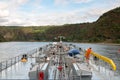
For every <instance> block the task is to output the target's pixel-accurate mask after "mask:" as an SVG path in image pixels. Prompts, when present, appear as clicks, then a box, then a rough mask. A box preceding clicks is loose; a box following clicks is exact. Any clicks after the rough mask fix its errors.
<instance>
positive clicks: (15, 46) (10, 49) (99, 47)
mask: <svg viewBox="0 0 120 80" xmlns="http://www.w3.org/2000/svg"><path fill="white" fill-rule="evenodd" d="M49 43H50V42H1V43H0V62H1V61H4V60H6V59H7V58H11V57H13V56H16V55H19V54H23V53H27V52H28V51H30V50H32V49H35V48H38V47H41V46H44V45H46V44H49ZM73 44H75V45H76V46H79V47H81V48H83V49H87V48H89V47H91V48H92V50H93V51H94V52H97V53H99V54H102V55H104V56H107V57H109V58H111V59H113V60H117V59H119V57H120V45H113V44H90V43H73ZM116 64H117V63H116Z"/></svg>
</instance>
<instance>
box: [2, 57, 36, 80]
mask: <svg viewBox="0 0 120 80" xmlns="http://www.w3.org/2000/svg"><path fill="white" fill-rule="evenodd" d="M31 62H35V59H34V58H28V62H25V63H23V62H18V63H16V64H15V65H13V66H11V67H9V68H7V69H5V70H3V71H2V72H0V79H29V77H28V72H29V70H30V67H31Z"/></svg>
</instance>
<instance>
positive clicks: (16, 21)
mask: <svg viewBox="0 0 120 80" xmlns="http://www.w3.org/2000/svg"><path fill="white" fill-rule="evenodd" d="M119 6H120V0H0V25H8V26H30V25H32V26H38V25H62V24H71V23H83V22H93V21H96V20H97V19H98V18H99V17H100V15H102V14H103V13H105V12H107V11H108V10H111V9H114V8H116V7H119Z"/></svg>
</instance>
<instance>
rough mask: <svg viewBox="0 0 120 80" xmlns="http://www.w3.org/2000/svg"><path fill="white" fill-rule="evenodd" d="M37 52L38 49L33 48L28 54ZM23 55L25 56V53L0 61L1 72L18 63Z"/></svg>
mask: <svg viewBox="0 0 120 80" xmlns="http://www.w3.org/2000/svg"><path fill="white" fill-rule="evenodd" d="M36 52H37V49H33V50H31V51H29V52H27V53H26V55H27V56H30V55H33V54H35V53H36ZM24 54H25V53H24ZM22 56H23V54H20V55H18V56H16V57H12V58H9V59H7V60H5V61H2V62H0V72H1V71H2V70H4V69H7V68H8V67H10V66H12V65H14V64H16V63H18V62H19V61H20V60H21V58H22Z"/></svg>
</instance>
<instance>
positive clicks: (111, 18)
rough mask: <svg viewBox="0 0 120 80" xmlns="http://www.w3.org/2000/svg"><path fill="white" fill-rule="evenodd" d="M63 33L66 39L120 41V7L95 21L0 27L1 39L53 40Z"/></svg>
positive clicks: (77, 40)
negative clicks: (59, 24) (56, 24)
mask: <svg viewBox="0 0 120 80" xmlns="http://www.w3.org/2000/svg"><path fill="white" fill-rule="evenodd" d="M61 35H62V36H65V37H66V39H65V41H74V42H115V43H120V7H119V8H116V9H113V10H111V11H108V12H107V13H104V14H103V15H102V16H100V18H99V19H98V20H97V21H96V22H93V23H82V24H66V25H62V26H40V27H39V26H37V27H36V26H29V27H16V26H1V27H0V41H53V40H54V37H56V36H61Z"/></svg>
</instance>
